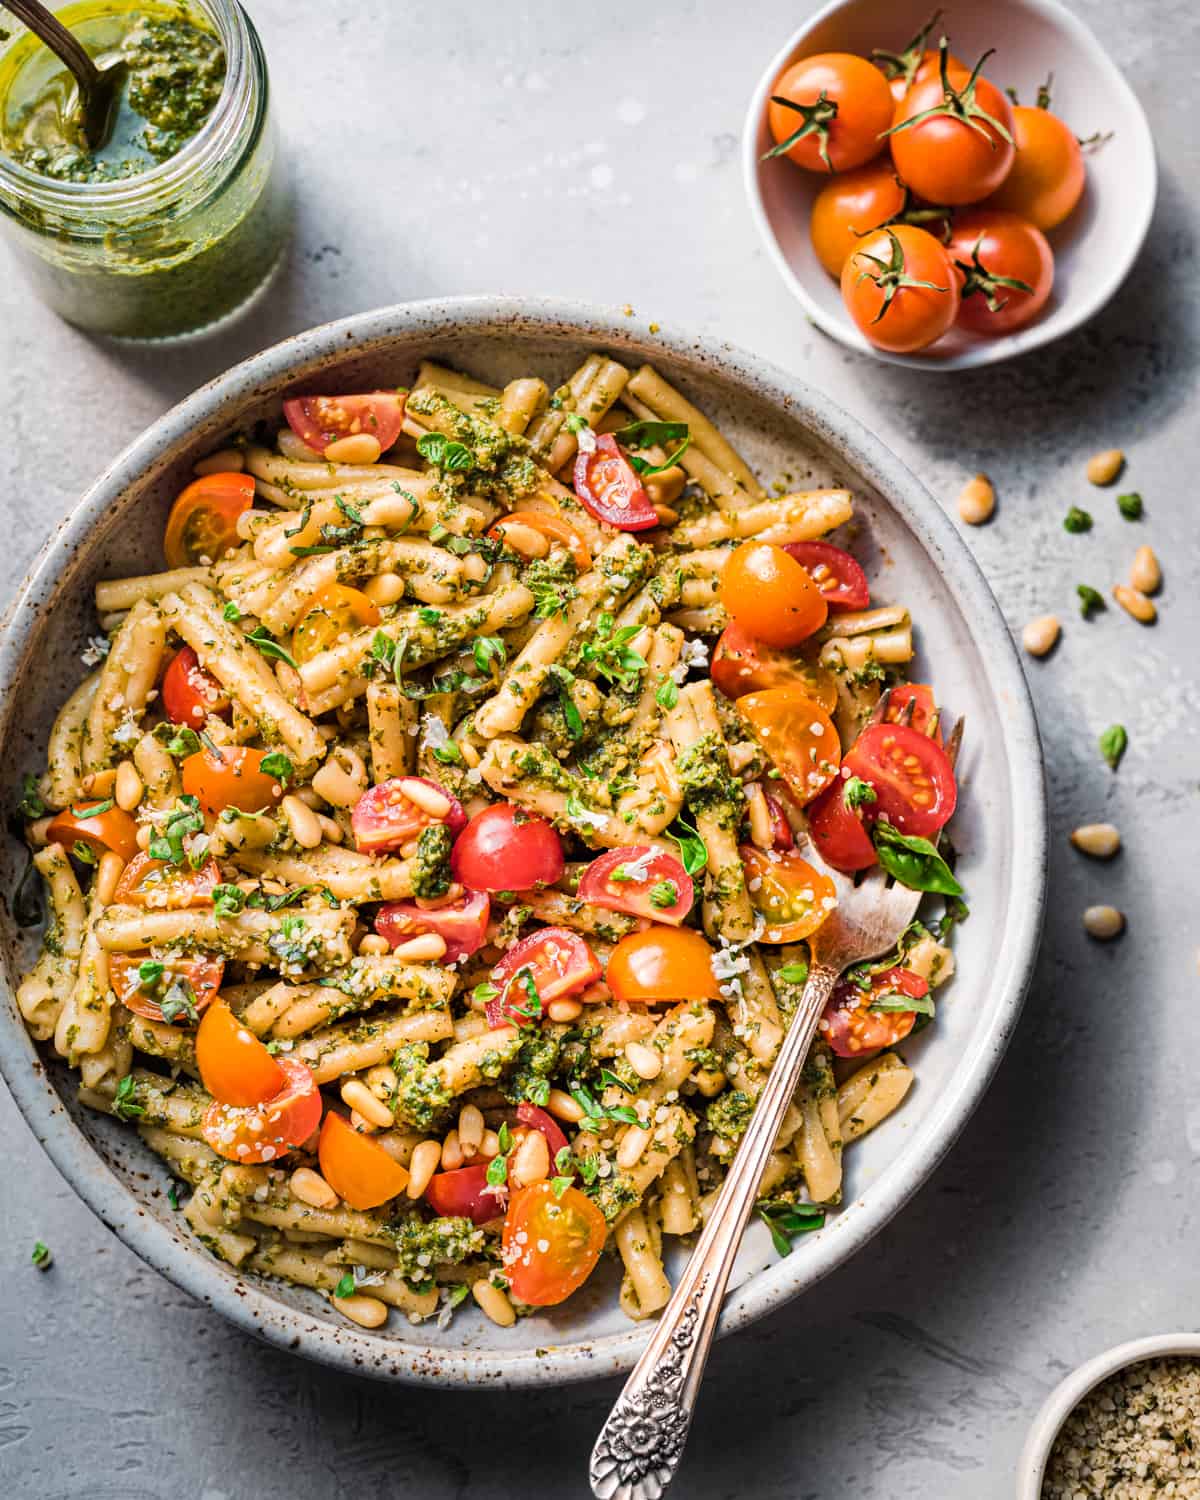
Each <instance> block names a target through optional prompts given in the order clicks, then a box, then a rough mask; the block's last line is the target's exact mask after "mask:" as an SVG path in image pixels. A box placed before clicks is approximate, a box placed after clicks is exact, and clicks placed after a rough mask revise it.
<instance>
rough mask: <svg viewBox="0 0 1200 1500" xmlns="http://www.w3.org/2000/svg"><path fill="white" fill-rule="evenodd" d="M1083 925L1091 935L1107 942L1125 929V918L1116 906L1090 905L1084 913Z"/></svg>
mask: <svg viewBox="0 0 1200 1500" xmlns="http://www.w3.org/2000/svg"><path fill="white" fill-rule="evenodd" d="M1083 925H1084V927H1085V928H1086V929H1087V933H1088V936H1089V937H1094V938H1099V939H1100V941H1101V942H1102V943H1106V942H1108V941H1109V939H1110V938H1115V937H1119V936H1120V935H1121V933H1122V932H1124V931H1125V918H1124V917H1123V916H1122V915H1121V913H1120V912H1119V911H1118V910H1117V908H1116V907H1115V906H1089V907H1088V909H1087V911H1085V912H1084V914H1083Z"/></svg>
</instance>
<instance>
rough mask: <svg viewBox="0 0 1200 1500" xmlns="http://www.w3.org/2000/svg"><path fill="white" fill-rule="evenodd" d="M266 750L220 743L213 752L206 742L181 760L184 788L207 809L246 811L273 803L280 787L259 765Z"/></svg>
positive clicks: (263, 758) (259, 808)
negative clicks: (231, 808)
mask: <svg viewBox="0 0 1200 1500" xmlns="http://www.w3.org/2000/svg"><path fill="white" fill-rule="evenodd" d="M267 754H268V752H267V751H265V750H252V749H250V748H249V747H248V746H246V745H220V746H218V748H217V750H216V751H215V752H214V751H213V750H211V749H209V747H208V746H207V745H206V746H205V747H204V749H203V750H197V751H196V753H195V755H189V756H188V758H187V759H186V760H185V761H184V762H183V790H184V791H185V792H186V793H187V795H188V796H189V797H195V798H196V800H197V801H198V802H199V803H200V806H201V807H202V808H203V809H204V811H205V812H206V813H219V812H223V811H224V809H225V808H227V807H237V808H240V809H241V811H242V812H248V813H253V812H262V811H263V809H264V808H267V807H275V806H276V805H277V804H278V802H279V799H280V798H281V797H282V796H283V787H282V786H281V785H280V783H279V781H278V780H277V779H276V778H275V777H274V776H272V775H271V774H270V773H269V772H268V771H264V770H262V769H261V768H262V763H263V761H264V760H266V758H267Z"/></svg>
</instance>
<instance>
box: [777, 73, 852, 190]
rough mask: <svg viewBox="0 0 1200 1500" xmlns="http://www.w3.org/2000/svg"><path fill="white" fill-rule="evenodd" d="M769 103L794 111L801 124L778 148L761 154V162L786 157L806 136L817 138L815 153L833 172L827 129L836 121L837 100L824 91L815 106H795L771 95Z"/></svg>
mask: <svg viewBox="0 0 1200 1500" xmlns="http://www.w3.org/2000/svg"><path fill="white" fill-rule="evenodd" d="M771 103H772V104H778V105H781V106H782V107H783V108H784V109H794V110H795V111H796V113H797V114H798V115H800V116H801V124H800V125H799V126H798V127H797V129H795V130H793V131H792V133H791V135H789V136H788V138H787V140H786V141H780V143H779V144H778V146H772V147H771V149H770V151H767V152H765V153H764V154H763V157H762V160H763V161H767V160H769V159H770V158H771V157H772V156H786V155H787V154H788V152H789V151H790V150H791V149H792V147H793V146H794V145H796V143H797V142H798V141H802V140H804V138H805V137H806V136H810V135H815V136H816V137H817V153H818V155H819V156H820V158H821V160H822V161H823V162H824V163H825V165H826V166H827V167H828V168H829V170H830V171H831V172H832V171H833V163H832V162H831V161H830V160H829V127H830V125H831V124H832V123H833V122H834V120H836V119H837V112H838V107H837V100H836V99H830V98H829V97H828V96H827V95H826V92H825V90H824V89H822V90H821V92H820V93H819V94H818V95H817V102H816V103H815V104H797V103H796V102H795V101H794V100H792V99H784V98H782V97H780V96H779V95H778V94H772V95H771Z"/></svg>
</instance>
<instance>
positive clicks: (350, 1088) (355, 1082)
mask: <svg viewBox="0 0 1200 1500" xmlns="http://www.w3.org/2000/svg"><path fill="white" fill-rule="evenodd" d="M341 1093H342V1103H343V1104H345V1105H347V1106H348V1107H349V1108H350V1109H353V1110H356V1111H357V1112H358V1113H359V1114H360V1115H361V1116H362V1117H363V1119H364V1120H366V1121H367V1122H368V1124H370V1125H374V1126H375V1127H376V1128H377V1129H379V1130H387V1129H388V1128H389V1127H390V1126H392V1125H394V1124H395V1123H396V1120H395V1116H394V1115H393V1114H392V1112H391V1110H390V1109H389V1108H388V1107H387V1105H386V1104H385V1103H384V1102H383V1100H382V1099H377V1098H376V1097H375V1095H374V1094H373V1093H372V1092H371V1090H370V1089H369V1088H368V1087H367V1086H366V1084H365V1083H363V1081H362V1080H361V1079H360V1078H348V1079H347V1080H346V1082H345V1083H343V1084H342V1089H341Z"/></svg>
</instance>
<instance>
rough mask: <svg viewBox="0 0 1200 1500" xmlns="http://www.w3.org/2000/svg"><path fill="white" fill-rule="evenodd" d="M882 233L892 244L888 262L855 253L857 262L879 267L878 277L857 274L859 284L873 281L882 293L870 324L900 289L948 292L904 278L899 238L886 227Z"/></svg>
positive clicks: (885, 310) (865, 273) (866, 272)
mask: <svg viewBox="0 0 1200 1500" xmlns="http://www.w3.org/2000/svg"><path fill="white" fill-rule="evenodd" d="M884 233H885V234H886V235H887V237H888V239H889V240H891V242H892V253H891V256H890V258H889V259H888V260H886V261H884V260H880V258H879V256H877V255H868V254H867V252H866V251H865V250H859V251H858V252H857V254H858V259H859V260H869V261H870V262H871V264H872V265H875V266H878V267H879V274H878V275H876V274H875V273H874V272H872V271H860V272H859V274H858V279H859V281H860V282H861V281H873V282H874V283H875V285H876V286H877V287H879V288H880V290H881V291H882V292H883V305H882V306H881V307H880V309H879V311H878V312H877V313H876V314H875V316H874V317H873V318H872V319H871V322H872V323H878V322H879V320H880V319H881V318H882V317H883V315H884V313H885V312H887V310H888V308H889V307H891V305H892V299H893V298H894V297H895V295H896V293H897V292H898V291H899V290H900V288H901V287H905V286H922V287H925V288H926V289H927V290H929V291H931V292H945V291H948V290H949V288H948V287H944V286H938V284H937V282H936V281H919V280H918V279H917V278H916V277H915V276H906V275H905V274H904V246H903V245H902V244H901V243H900V238H899V236H898V235H897V234H895V233H894V232H893V231H892V230H890V229H887V228H886V227H885V229H884Z"/></svg>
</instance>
